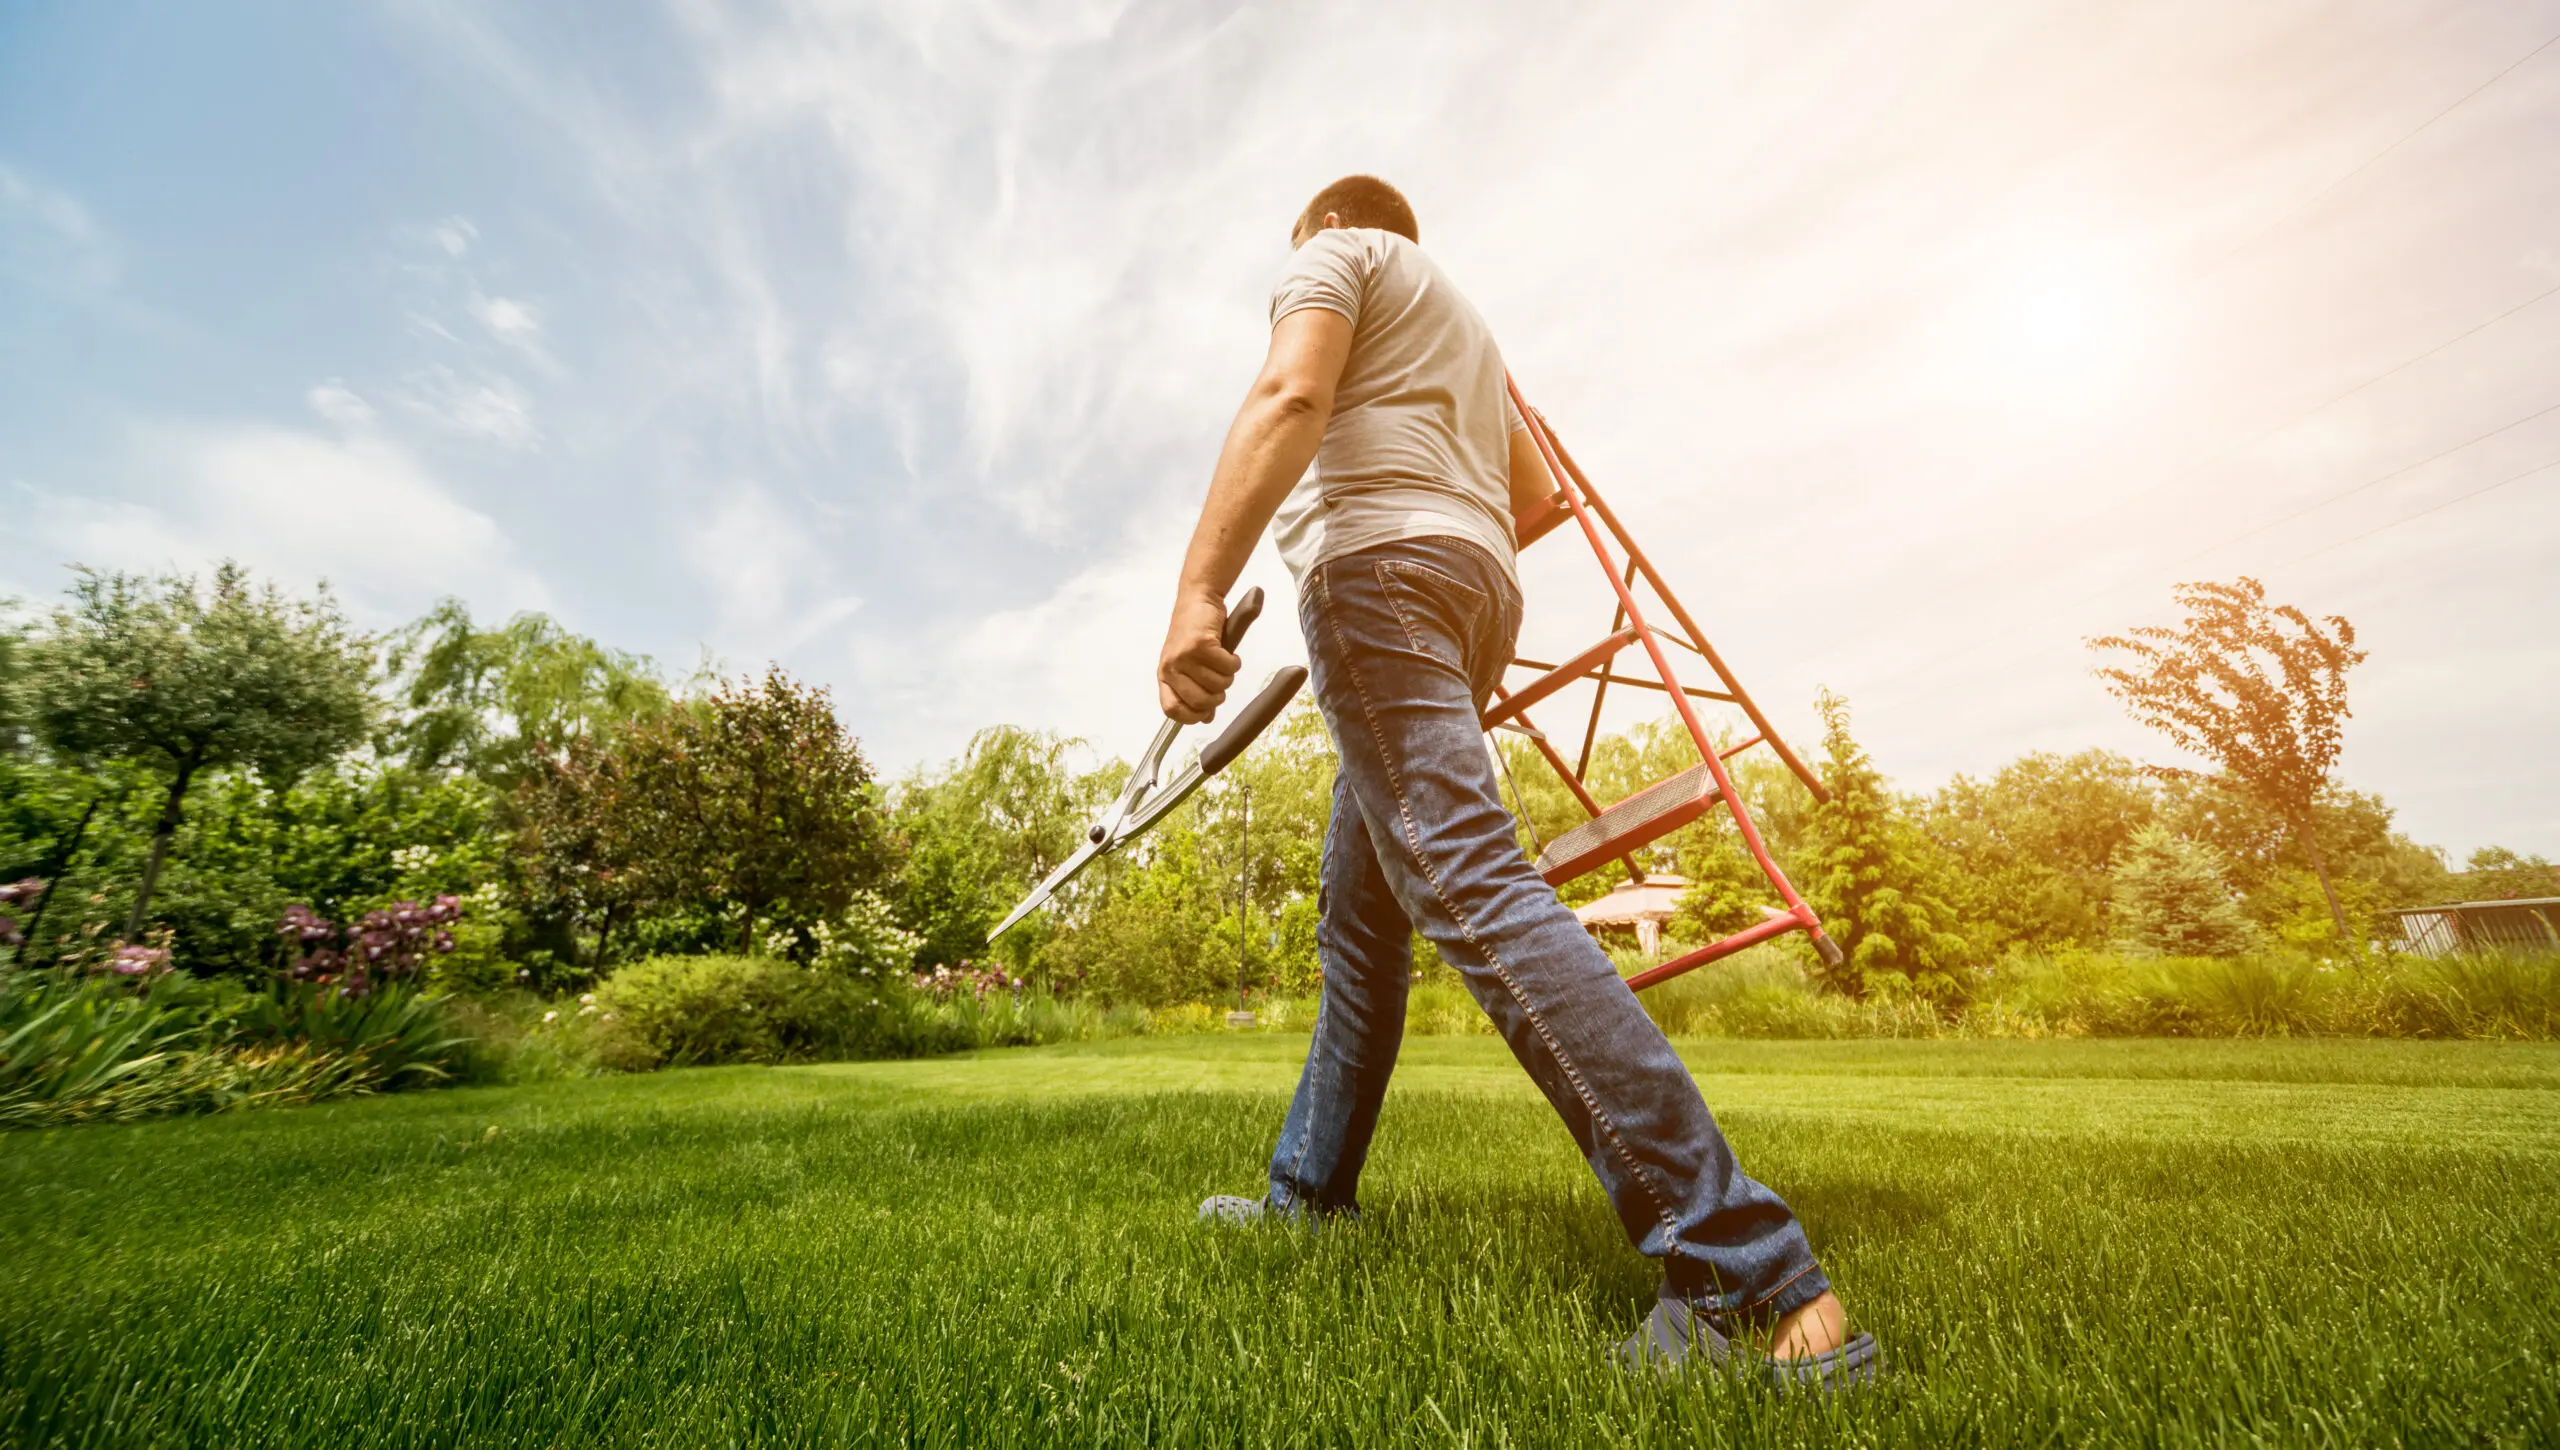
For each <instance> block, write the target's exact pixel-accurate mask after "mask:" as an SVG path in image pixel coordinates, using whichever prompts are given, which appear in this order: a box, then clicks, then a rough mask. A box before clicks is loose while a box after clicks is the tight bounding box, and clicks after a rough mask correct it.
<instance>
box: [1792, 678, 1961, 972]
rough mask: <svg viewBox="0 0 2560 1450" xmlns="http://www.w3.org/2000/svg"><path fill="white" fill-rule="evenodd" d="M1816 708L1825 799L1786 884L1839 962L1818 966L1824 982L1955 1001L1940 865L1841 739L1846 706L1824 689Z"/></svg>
mask: <svg viewBox="0 0 2560 1450" xmlns="http://www.w3.org/2000/svg"><path fill="white" fill-rule="evenodd" d="M1818 705H1819V708H1820V709H1821V712H1822V723H1823V736H1822V745H1823V752H1824V757H1825V759H1824V764H1823V771H1822V783H1823V785H1824V786H1826V787H1828V788H1829V790H1830V791H1831V799H1830V801H1828V802H1827V803H1825V804H1823V805H1821V806H1818V807H1816V808H1815V810H1814V813H1813V824H1812V829H1811V830H1810V832H1809V833H1808V835H1809V839H1808V840H1807V842H1806V844H1805V847H1804V850H1803V851H1802V853H1801V854H1800V856H1799V858H1798V859H1799V862H1800V863H1801V864H1800V868H1799V869H1800V870H1801V872H1802V874H1801V876H1800V877H1799V878H1798V879H1797V882H1796V888H1797V889H1798V890H1799V891H1802V892H1803V893H1804V895H1805V898H1806V900H1808V901H1810V902H1811V903H1812V904H1813V907H1814V910H1816V911H1817V912H1819V913H1821V916H1822V919H1823V925H1824V928H1825V930H1827V931H1828V932H1829V933H1830V934H1831V937H1832V939H1833V940H1834V941H1836V942H1838V943H1839V945H1840V948H1841V950H1842V952H1843V953H1845V954H1846V957H1847V960H1846V961H1845V962H1844V963H1843V964H1842V965H1840V966H1839V967H1836V968H1832V967H1825V969H1824V980H1825V981H1826V982H1828V983H1829V984H1830V985H1832V986H1834V987H1836V988H1838V989H1839V990H1841V991H1844V992H1846V993H1848V994H1849V995H1851V996H1853V997H1864V996H1866V995H1868V994H1869V993H1871V992H1884V993H1888V994H1892V993H1901V992H1914V993H1917V994H1919V995H1920V996H1922V997H1925V998H1927V999H1929V1000H1931V1001H1934V1002H1937V1003H1940V1004H1944V1005H1954V1004H1958V1003H1961V1002H1962V1001H1963V1000H1964V998H1965V996H1966V995H1967V993H1968V991H1969V989H1970V983H1969V981H1968V973H1967V971H1966V961H1965V959H1966V955H1967V945H1966V942H1965V940H1964V938H1963V936H1962V935H1961V934H1960V932H1959V930H1958V919H1957V916H1956V912H1955V909H1954V908H1953V907H1951V906H1949V905H1948V904H1947V900H1946V897H1945V895H1944V894H1943V887H1942V885H1941V883H1942V882H1943V881H1944V880H1945V878H1946V874H1947V866H1946V863H1945V860H1944V858H1943V857H1942V856H1940V855H1939V854H1938V852H1937V849H1936V847H1935V845H1934V844H1933V843H1932V842H1931V841H1930V840H1929V838H1928V837H1927V836H1926V835H1924V834H1922V832H1921V831H1920V829H1919V827H1918V826H1917V825H1916V824H1915V823H1914V822H1913V821H1912V820H1911V818H1910V816H1909V815H1908V814H1907V813H1905V812H1904V811H1903V809H1902V808H1901V806H1900V803H1899V802H1897V801H1896V800H1895V799H1894V798H1893V796H1892V794H1891V793H1890V792H1889V791H1887V789H1886V788H1885V783H1884V777H1883V776H1882V775H1881V774H1879V773H1878V772H1877V770H1876V768H1875V763H1874V762H1873V761H1871V760H1869V759H1868V758H1867V753H1866V750H1865V749H1864V748H1863V747H1861V746H1860V745H1859V744H1858V743H1857V741H1855V740H1854V739H1852V738H1851V737H1850V735H1849V707H1848V704H1847V702H1845V701H1843V700H1842V699H1840V697H1839V696H1837V695H1833V694H1830V693H1828V692H1825V693H1824V694H1823V695H1822V697H1821V698H1820V700H1819V701H1818Z"/></svg>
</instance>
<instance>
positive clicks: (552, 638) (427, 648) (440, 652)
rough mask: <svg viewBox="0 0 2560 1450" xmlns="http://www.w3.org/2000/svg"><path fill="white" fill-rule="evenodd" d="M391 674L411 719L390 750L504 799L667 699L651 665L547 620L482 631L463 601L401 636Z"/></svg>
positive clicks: (520, 618)
mask: <svg viewBox="0 0 2560 1450" xmlns="http://www.w3.org/2000/svg"><path fill="white" fill-rule="evenodd" d="M390 672H391V675H392V677H393V679H392V687H393V696H394V698H395V699H396V700H397V701H398V703H399V704H400V705H401V706H402V707H404V708H405V709H406V710H407V712H408V713H407V714H406V715H405V716H403V717H402V718H401V719H400V720H399V721H398V722H396V723H395V725H394V726H393V728H392V731H391V740H390V744H391V746H392V748H394V749H397V750H398V751H400V752H401V753H403V754H405V755H406V756H407V757H408V760H409V763H410V764H411V765H413V766H415V767H417V768H418V769H421V770H434V769H439V768H443V767H448V766H451V767H459V768H461V769H463V770H467V771H469V772H471V773H473V774H475V775H478V776H479V777H481V778H482V779H484V780H486V781H488V782H490V783H491V784H493V785H495V786H497V787H498V788H499V789H501V790H510V789H513V788H514V787H515V786H516V785H518V784H519V783H521V782H523V781H524V780H526V779H528V778H529V777H531V776H532V775H533V774H534V773H535V769H536V765H537V763H538V762H540V761H542V760H545V759H555V758H557V757H558V756H559V755H560V754H561V753H562V752H563V751H565V750H566V749H568V747H569V746H570V744H571V743H572V742H574V741H578V740H582V739H590V738H595V737H598V736H601V735H603V734H606V733H608V732H609V731H611V730H612V729H613V728H615V727H617V726H620V725H623V724H627V723H629V722H631V721H635V720H642V719H647V718H649V717H651V716H654V715H657V714H659V713H661V712H663V711H664V710H665V709H666V708H667V705H668V700H669V696H668V693H667V687H666V683H665V681H663V680H661V679H660V678H659V677H658V673H657V669H656V667H655V666H654V665H652V664H651V663H650V661H649V660H648V658H647V657H646V656H643V655H634V654H626V653H624V652H623V651H621V650H616V649H608V648H606V647H605V646H603V645H600V644H597V643H596V642H595V641H594V640H592V639H589V638H587V637H586V636H584V635H580V634H572V633H570V632H569V631H568V630H565V629H563V628H561V627H560V624H559V622H558V621H557V620H554V619H553V618H551V616H549V615H547V614H536V613H524V614H519V615H517V616H515V617H514V618H513V619H510V620H508V621H507V622H506V623H505V624H503V625H500V626H498V627H497V628H495V629H481V628H479V627H477V626H476V625H474V624H473V623H472V621H471V612H470V611H469V610H468V609H466V608H464V607H463V605H462V602H461V601H460V600H458V599H447V600H445V601H444V602H442V603H440V604H438V605H437V606H436V607H435V608H434V609H433V610H430V611H429V612H428V613H427V614H426V615H425V616H424V617H423V618H421V619H419V620H418V621H417V622H416V623H414V624H411V625H410V626H409V627H408V628H407V629H405V630H402V631H401V632H400V635H399V637H398V638H397V639H396V640H395V641H394V642H393V644H392V648H391V652H390Z"/></svg>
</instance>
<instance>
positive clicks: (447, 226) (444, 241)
mask: <svg viewBox="0 0 2560 1450" xmlns="http://www.w3.org/2000/svg"><path fill="white" fill-rule="evenodd" d="M427 240H428V241H429V242H431V243H433V244H434V246H435V248H436V250H438V251H440V252H442V253H444V254H445V255H446V256H448V257H452V258H454V259H456V260H459V259H460V258H461V256H462V254H463V253H465V252H468V251H470V250H471V244H472V243H473V242H476V241H478V240H480V229H479V228H478V227H475V226H473V225H472V224H471V219H470V218H469V217H458V216H449V217H446V218H445V219H444V220H443V221H440V222H437V223H436V224H435V225H434V226H431V227H429V228H427Z"/></svg>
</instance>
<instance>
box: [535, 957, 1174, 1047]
mask: <svg viewBox="0 0 2560 1450" xmlns="http://www.w3.org/2000/svg"><path fill="white" fill-rule="evenodd" d="M592 1006H593V1009H594V1020H595V1022H596V1024H597V1025H596V1027H595V1029H594V1031H595V1034H596V1036H595V1044H594V1052H595V1057H596V1060H597V1061H598V1062H600V1063H601V1064H602V1065H604V1066H606V1067H609V1068H614V1069H617V1070H621V1071H646V1070H648V1069H651V1068H656V1067H669V1066H677V1065H683V1064H707V1063H727V1062H759V1063H779V1062H822V1061H853V1060H859V1059H865V1058H895V1057H918V1056H924V1055H927V1054H931V1053H944V1052H961V1051H967V1050H970V1049H974V1048H982V1047H1018V1046H1028V1045H1031V1044H1034V1043H1039V1042H1065V1041H1075V1040H1081V1039H1087V1038H1093V1037H1100V1036H1114V1035H1126V1034H1129V1033H1134V1032H1139V1031H1144V1030H1146V1028H1147V1022H1146V1019H1145V1017H1144V1015H1143V1014H1140V1013H1136V1012H1134V1011H1128V1010H1122V1011H1120V1012H1118V1013H1112V1012H1107V1011H1105V1010H1103V1009H1102V1008H1100V1007H1098V1006H1096V1005H1094V1004H1092V1003H1065V1002H1060V1001H1058V1000H1056V999H1054V998H1052V997H1050V996H1049V995H1048V994H1046V993H1042V992H1036V991H1034V992H1024V993H1008V992H994V993H989V994H987V995H984V996H980V995H977V994H974V993H971V992H967V991H962V992H957V993H954V994H953V995H951V996H950V997H949V998H948V999H947V1000H942V1001H936V1000H935V999H934V998H933V997H931V996H929V995H927V994H926V993H924V992H922V991H920V990H918V988H917V986H916V984H915V982H914V981H913V979H911V978H909V977H908V976H907V975H906V974H905V973H903V972H884V973H881V974H879V975H877V976H867V975H863V974H861V973H859V972H844V971H837V970H831V969H829V968H827V967H825V966H807V967H804V966H799V965H796V964H794V963H792V962H790V961H787V960H784V959H782V958H779V957H725V956H701V957H652V958H650V959H649V960H647V961H644V962H635V963H633V964H632V965H630V966H627V967H624V968H622V969H621V970H619V971H617V972H615V973H614V974H613V976H612V978H611V979H610V980H608V981H607V982H605V984H604V985H603V986H601V987H599V988H597V989H596V992H595V994H594V1002H593V1003H592ZM582 1010H583V1009H582Z"/></svg>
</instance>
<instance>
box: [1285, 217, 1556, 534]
mask: <svg viewBox="0 0 2560 1450" xmlns="http://www.w3.org/2000/svg"><path fill="white" fill-rule="evenodd" d="M1303 307H1322V308H1325V309H1327V310H1329V311H1333V312H1339V313H1341V314H1342V315H1343V316H1344V317H1347V318H1349V319H1351V355H1350V357H1349V358H1348V359H1346V360H1345V361H1344V363H1343V365H1342V380H1341V381H1340V382H1339V383H1337V384H1336V385H1335V386H1334V390H1333V417H1332V419H1331V420H1330V421H1328V422H1327V423H1326V424H1325V429H1324V442H1323V443H1322V444H1321V445H1319V446H1318V447H1317V449H1316V461H1315V467H1313V468H1312V469H1310V470H1308V472H1307V476H1306V477H1304V478H1302V479H1300V480H1298V483H1297V486H1296V487H1294V488H1292V489H1290V490H1289V496H1288V498H1287V499H1285V500H1284V501H1283V502H1282V503H1281V505H1280V511H1279V513H1278V514H1277V515H1276V516H1275V517H1274V519H1273V529H1274V539H1275V541H1276V542H1277V543H1278V544H1279V546H1280V557H1281V559H1282V560H1283V561H1284V562H1285V563H1287V564H1288V566H1289V573H1290V575H1291V577H1293V578H1295V579H1297V580H1298V581H1300V583H1301V584H1302V585H1303V583H1304V581H1305V579H1306V577H1307V571H1308V570H1310V569H1313V568H1314V567H1315V566H1316V565H1318V564H1321V563H1323V562H1324V561H1325V560H1327V559H1331V558H1335V557H1337V556H1340V555H1343V554H1348V553H1351V552H1353V551H1355V550H1359V549H1366V548H1371V547H1374V546H1376V545H1378V544H1385V543H1392V542H1394V541H1395V540H1398V539H1415V538H1431V537H1438V536H1447V535H1454V536H1455V537H1458V538H1462V539H1466V540H1468V541H1470V542H1472V543H1475V544H1478V545H1480V546H1482V547H1483V549H1484V551H1485V552H1486V553H1488V554H1491V555H1492V556H1493V558H1494V560H1495V562H1497V563H1499V564H1500V565H1501V566H1502V568H1503V570H1504V572H1506V573H1510V574H1512V576H1513V578H1514V580H1515V581H1516V580H1517V578H1518V574H1517V571H1516V567H1515V565H1514V563H1513V560H1512V553H1513V548H1512V524H1511V437H1510V435H1511V431H1512V430H1513V429H1515V428H1523V427H1526V426H1527V425H1526V424H1524V423H1522V422H1520V421H1519V413H1518V412H1517V410H1515V409H1514V408H1513V407H1512V406H1511V398H1510V394H1509V391H1508V390H1507V389H1506V388H1505V387H1504V384H1503V369H1502V350H1501V349H1500V348H1497V347H1495V346H1494V342H1493V333H1492V331H1491V330H1490V329H1488V328H1487V327H1486V326H1485V324H1484V318H1483V317H1481V316H1480V315H1478V314H1477V312H1476V309H1475V307H1474V306H1473V305H1472V304H1471V303H1469V302H1468V301H1467V299H1466V298H1465V297H1463V296H1461V295H1459V292H1458V289H1457V288H1456V287H1455V286H1453V285H1451V283H1450V281H1449V279H1448V277H1447V275H1446V274H1444V273H1442V272H1441V270H1440V268H1439V267H1438V266H1437V265H1436V264H1435V263H1433V262H1432V260H1431V259H1430V258H1429V257H1427V256H1425V255H1424V254H1423V251H1422V248H1420V247H1418V246H1415V245H1414V244H1413V243H1411V242H1409V241H1406V240H1405V239H1404V238H1403V237H1400V236H1398V235H1396V234H1395V233H1394V232H1389V231H1380V230H1378V229H1376V228H1373V227H1352V228H1341V227H1337V228H1334V229H1331V230H1328V231H1321V232H1318V233H1316V234H1315V235H1314V236H1312V237H1309V238H1308V239H1307V243H1306V245H1305V246H1302V247H1300V248H1298V251H1297V255H1295V256H1293V257H1291V258H1290V259H1289V269H1288V271H1287V272H1285V273H1283V274H1282V276H1281V278H1280V285H1279V286H1277V287H1275V288H1273V289H1272V292H1271V321H1272V322H1273V323H1274V324H1275V325H1276V324H1277V323H1278V322H1279V321H1280V319H1281V318H1283V317H1286V316H1288V315H1289V314H1290V313H1292V312H1295V311H1297V310H1299V309H1300V308H1303Z"/></svg>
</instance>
